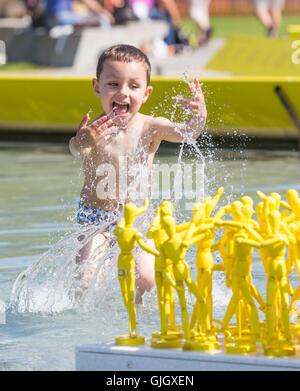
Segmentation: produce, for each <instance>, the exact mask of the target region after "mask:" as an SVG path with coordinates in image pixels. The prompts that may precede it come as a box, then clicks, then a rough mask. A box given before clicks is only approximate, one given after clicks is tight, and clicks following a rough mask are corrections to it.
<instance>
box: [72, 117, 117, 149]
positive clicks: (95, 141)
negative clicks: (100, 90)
mask: <svg viewBox="0 0 300 391" xmlns="http://www.w3.org/2000/svg"><path fill="white" fill-rule="evenodd" d="M89 120H90V116H89V114H86V115H85V116H84V117H83V119H82V121H81V123H80V125H79V131H78V133H79V137H80V139H81V140H82V142H83V143H84V144H88V145H89V146H91V145H97V146H99V145H101V144H102V143H105V144H106V143H107V142H108V140H109V139H110V138H111V137H112V136H113V135H114V134H116V133H117V131H116V129H114V130H112V129H110V128H111V127H112V126H113V125H114V122H113V119H112V118H110V117H109V116H108V115H104V116H101V117H100V118H96V119H95V120H94V121H92V122H89Z"/></svg>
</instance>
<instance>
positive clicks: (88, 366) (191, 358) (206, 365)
mask: <svg viewBox="0 0 300 391" xmlns="http://www.w3.org/2000/svg"><path fill="white" fill-rule="evenodd" d="M76 370H78V371H299V370H300V358H299V357H292V358H291V357H290V358H271V357H264V356H263V355H260V354H253V355H248V356H242V355H231V354H224V353H223V352H221V351H214V352H211V353H202V352H201V353H200V352H186V351H182V350H181V349H172V350H171V349H152V348H150V347H149V346H146V345H145V346H142V347H122V346H116V345H114V344H112V343H106V344H99V345H81V346H77V347H76Z"/></svg>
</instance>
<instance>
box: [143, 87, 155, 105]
mask: <svg viewBox="0 0 300 391" xmlns="http://www.w3.org/2000/svg"><path fill="white" fill-rule="evenodd" d="M152 92H153V87H152V86H148V87H147V89H146V92H145V96H144V98H143V103H145V102H147V100H148V98H149V96H150V95H151V94H152Z"/></svg>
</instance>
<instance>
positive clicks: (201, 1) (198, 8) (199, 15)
mask: <svg viewBox="0 0 300 391" xmlns="http://www.w3.org/2000/svg"><path fill="white" fill-rule="evenodd" d="M187 1H188V9H189V15H190V18H191V19H192V20H193V21H194V22H196V24H197V26H198V27H199V29H200V31H201V35H200V38H199V41H198V45H199V46H203V45H205V44H206V43H207V42H208V41H209V39H210V37H211V34H212V29H211V26H210V19H209V4H210V0H187Z"/></svg>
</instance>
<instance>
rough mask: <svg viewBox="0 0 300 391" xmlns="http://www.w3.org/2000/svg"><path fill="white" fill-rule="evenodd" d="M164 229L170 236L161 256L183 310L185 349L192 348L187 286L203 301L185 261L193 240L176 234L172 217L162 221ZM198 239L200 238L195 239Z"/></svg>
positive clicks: (166, 274)
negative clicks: (186, 240) (186, 296)
mask: <svg viewBox="0 0 300 391" xmlns="http://www.w3.org/2000/svg"><path fill="white" fill-rule="evenodd" d="M161 223H162V227H163V229H164V230H165V231H166V233H167V235H168V240H166V241H165V242H164V243H163V244H162V245H161V247H160V248H161V255H162V257H163V259H164V262H165V265H166V269H165V278H166V279H167V280H168V281H169V283H170V284H171V285H172V286H173V287H174V288H175V290H176V292H177V295H178V299H179V305H180V308H181V317H182V328H183V332H184V338H185V345H184V346H183V348H188V349H189V348H190V336H191V334H190V324H189V314H188V309H187V304H186V299H185V284H186V285H187V287H188V289H189V290H190V291H191V292H192V293H193V294H194V295H195V296H196V298H197V299H198V300H199V301H201V298H200V295H199V292H198V289H197V286H196V284H195V283H194V282H193V280H192V278H191V275H190V270H189V267H188V265H187V263H186V262H185V260H184V257H185V255H186V252H187V249H188V246H190V245H192V244H193V240H194V239H193V240H191V241H190V242H189V243H187V242H185V241H183V239H182V237H181V235H180V234H179V233H177V232H176V223H175V220H174V219H173V218H172V217H170V216H167V217H164V218H163V219H162V222H161ZM195 239H198V238H195Z"/></svg>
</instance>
